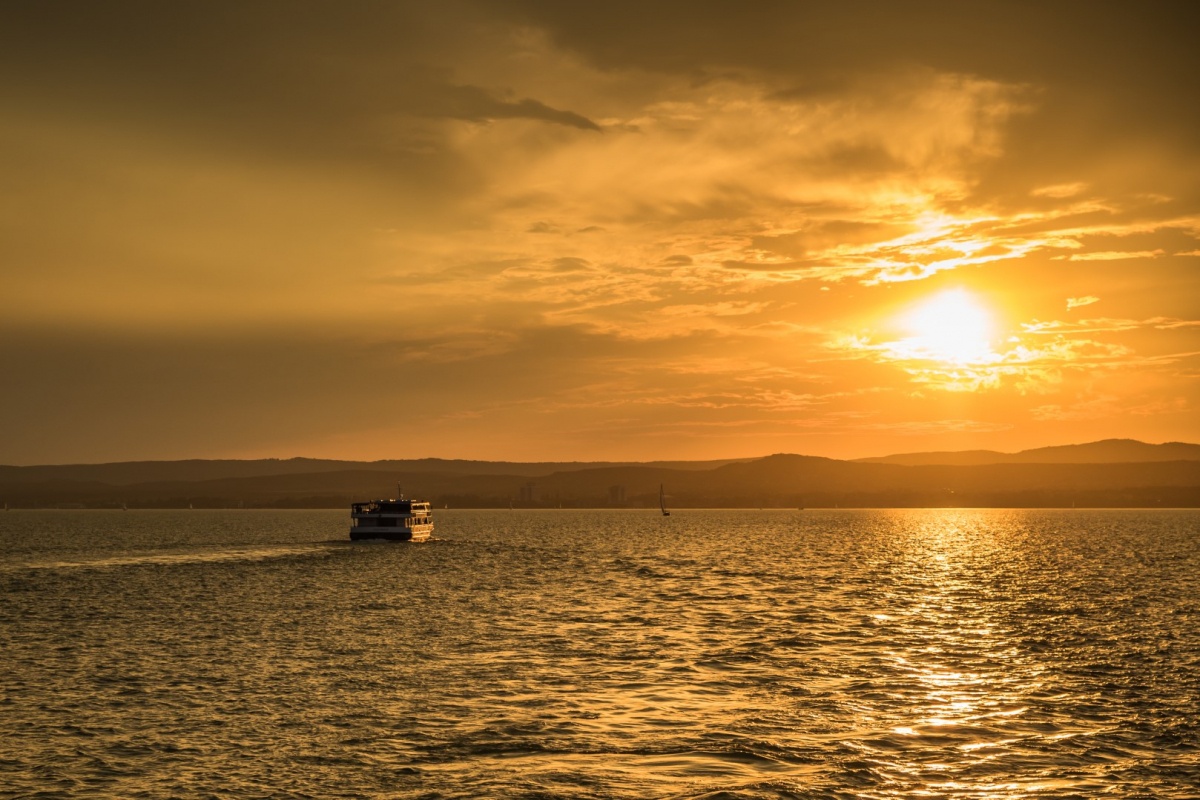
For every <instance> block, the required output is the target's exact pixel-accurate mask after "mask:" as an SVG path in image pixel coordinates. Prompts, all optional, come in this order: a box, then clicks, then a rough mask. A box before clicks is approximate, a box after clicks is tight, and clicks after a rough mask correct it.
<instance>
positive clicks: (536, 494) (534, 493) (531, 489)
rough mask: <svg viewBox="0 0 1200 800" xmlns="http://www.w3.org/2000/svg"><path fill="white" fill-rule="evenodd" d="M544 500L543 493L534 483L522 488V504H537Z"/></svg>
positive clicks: (531, 482)
mask: <svg viewBox="0 0 1200 800" xmlns="http://www.w3.org/2000/svg"><path fill="white" fill-rule="evenodd" d="M541 499H542V493H541V492H540V491H539V490H538V486H537V484H536V483H534V482H533V481H530V482H529V483H527V484H525V485H524V486H522V487H521V502H522V503H536V502H538V501H539V500H541Z"/></svg>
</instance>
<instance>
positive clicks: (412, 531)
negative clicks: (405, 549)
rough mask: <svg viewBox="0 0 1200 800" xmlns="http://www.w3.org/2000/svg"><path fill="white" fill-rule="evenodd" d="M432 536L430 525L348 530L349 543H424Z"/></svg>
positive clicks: (356, 527)
mask: <svg viewBox="0 0 1200 800" xmlns="http://www.w3.org/2000/svg"><path fill="white" fill-rule="evenodd" d="M432 535H433V526H432V525H414V526H412V527H411V528H387V527H383V526H380V527H377V528H376V527H358V526H355V527H353V528H351V529H350V541H352V542H365V541H380V540H382V541H386V542H425V541H428V540H429V537H430V536H432Z"/></svg>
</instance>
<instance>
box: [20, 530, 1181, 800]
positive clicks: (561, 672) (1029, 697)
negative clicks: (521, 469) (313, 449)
mask: <svg viewBox="0 0 1200 800" xmlns="http://www.w3.org/2000/svg"><path fill="white" fill-rule="evenodd" d="M346 521H347V520H346V513H344V512H340V511H332V512H330V511H318V512H311V511H290V512H268V511H228V512H221V511H191V512H188V511H171V512H168V511H130V512H120V511H57V512H33V511H17V512H9V513H7V514H4V513H0V559H2V561H0V647H2V650H0V659H2V660H0V667H2V669H0V797H2V798H18V797H39V798H52V797H64V798H65V797H71V798H77V797H78V798H83V797H102V798H136V797H155V798H157V797H221V798H260V797H261V798H267V797H280V798H282V797H289V798H290V797H321V798H326V797H329V798H468V797H469V798H476V797H479V798H557V797H563V798H568V797H569V798H708V799H709V800H716V799H717V798H843V797H844V798H899V797H906V798H908V797H911V798H942V797H945V798H951V797H953V798H1026V797H1037V798H1068V797H1074V798H1078V797H1087V798H1091V797H1101V796H1105V797H1116V798H1135V797H1137V798H1142V797H1154V798H1196V797H1200V625H1198V623H1200V512H1195V511H1180V512H1171V511H1156V512H1137V511H1097V512H1090V511H1060V512H1055V511H1004V510H997V511H840V512H836V511H830V512H823V511H804V512H798V511H790V512H789V511H755V512H747V511H717V512H703V511H686V510H685V511H679V512H676V513H675V515H674V516H672V517H670V518H669V519H664V518H662V517H659V516H655V515H654V513H653V512H647V511H636V512H635V511H626V512H616V511H614V512H588V511H558V512H555V511H540V512H524V511H507V510H505V511H478V512H473V511H449V512H440V513H439V514H438V520H437V524H438V530H437V535H438V536H439V537H440V539H441V540H440V541H435V542H430V543H427V544H423V545H384V544H368V543H363V544H354V545H351V544H349V543H348V542H342V541H338V540H340V539H341V538H343V537H344V536H345V534H346V531H345V528H346Z"/></svg>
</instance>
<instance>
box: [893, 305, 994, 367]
mask: <svg viewBox="0 0 1200 800" xmlns="http://www.w3.org/2000/svg"><path fill="white" fill-rule="evenodd" d="M900 324H901V326H902V327H903V328H904V329H905V330H906V331H907V332H908V333H910V334H912V335H911V336H910V337H908V338H906V339H905V340H904V342H903V344H904V345H905V350H907V351H908V352H909V353H910V354H911V356H913V357H916V358H928V359H933V360H937V361H944V362H947V363H952V364H972V363H979V362H981V361H986V360H987V359H988V358H989V357H990V356H991V355H992V345H991V340H992V333H993V328H992V315H991V314H990V313H989V312H988V310H987V309H986V308H984V307H983V306H982V305H980V303H979V302H978V301H977V300H976V299H975V297H974V295H972V294H971V293H970V292H968V291H966V290H965V289H953V290H950V291H946V292H942V293H941V294H938V295H936V296H934V297H932V298H930V299H929V300H926V301H925V302H924V303H921V304H920V305H919V306H917V307H916V308H914V309H913V310H911V311H909V312H908V313H907V314H905V315H904V316H903V317H901V319H900Z"/></svg>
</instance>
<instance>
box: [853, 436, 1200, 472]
mask: <svg viewBox="0 0 1200 800" xmlns="http://www.w3.org/2000/svg"><path fill="white" fill-rule="evenodd" d="M856 461H857V462H858V463H860V464H900V465H904V466H910V467H911V466H922V465H932V464H944V465H956V466H968V465H982V464H1121V463H1125V464H1128V463H1146V462H1153V461H1200V444H1188V443H1186V442H1164V443H1163V444H1147V443H1146V442H1139V441H1137V440H1136V439H1104V440H1101V441H1098V442H1088V443H1087V444H1068V445H1058V446H1054V447H1038V448H1034V449H1032V450H1021V451H1020V452H1017V453H1000V452H997V451H995V450H960V451H943V452H929V453H899V454H896V455H890V456H876V457H873V458H860V459H856Z"/></svg>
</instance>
